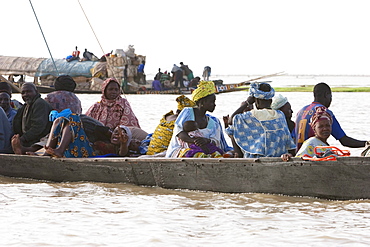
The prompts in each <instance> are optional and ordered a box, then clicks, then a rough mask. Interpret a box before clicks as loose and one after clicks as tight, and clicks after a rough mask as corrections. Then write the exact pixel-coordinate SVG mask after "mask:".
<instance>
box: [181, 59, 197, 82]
mask: <svg viewBox="0 0 370 247" xmlns="http://www.w3.org/2000/svg"><path fill="white" fill-rule="evenodd" d="M180 65H181V66H180V68H181V69H182V71H183V72H184V75H185V76H186V77H187V78H188V81H191V80H192V79H193V78H194V75H193V71H192V70H191V69H189V66H187V65H185V64H184V63H183V62H180Z"/></svg>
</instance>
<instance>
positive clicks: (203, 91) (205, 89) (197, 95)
mask: <svg viewBox="0 0 370 247" xmlns="http://www.w3.org/2000/svg"><path fill="white" fill-rule="evenodd" d="M214 93H216V88H215V84H214V83H213V81H201V82H199V85H198V87H197V89H195V90H194V91H193V92H192V94H191V96H192V97H193V101H194V102H197V101H198V100H200V99H201V98H204V97H206V96H208V95H211V94H214Z"/></svg>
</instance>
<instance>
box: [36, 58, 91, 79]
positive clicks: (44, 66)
mask: <svg viewBox="0 0 370 247" xmlns="http://www.w3.org/2000/svg"><path fill="white" fill-rule="evenodd" d="M54 62H55V65H56V67H57V69H58V72H59V75H69V76H72V77H77V76H84V77H91V69H92V68H94V66H95V65H96V63H98V62H92V61H83V62H79V61H77V60H73V61H70V62H67V61H66V60H65V59H55V60H54ZM45 75H53V76H55V77H58V73H57V72H56V71H55V68H54V64H53V61H52V60H51V59H50V58H47V59H45V60H44V61H42V62H41V64H40V66H39V67H38V69H37V72H36V74H35V76H45Z"/></svg>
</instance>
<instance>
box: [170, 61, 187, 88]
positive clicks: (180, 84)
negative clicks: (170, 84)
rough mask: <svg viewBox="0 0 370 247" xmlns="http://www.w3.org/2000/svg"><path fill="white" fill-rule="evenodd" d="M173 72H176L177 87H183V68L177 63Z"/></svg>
mask: <svg viewBox="0 0 370 247" xmlns="http://www.w3.org/2000/svg"><path fill="white" fill-rule="evenodd" d="M171 72H172V73H173V74H174V77H175V88H178V87H180V88H183V87H184V78H183V71H182V69H181V68H180V67H179V66H177V65H176V64H174V65H173V68H172V70H171Z"/></svg>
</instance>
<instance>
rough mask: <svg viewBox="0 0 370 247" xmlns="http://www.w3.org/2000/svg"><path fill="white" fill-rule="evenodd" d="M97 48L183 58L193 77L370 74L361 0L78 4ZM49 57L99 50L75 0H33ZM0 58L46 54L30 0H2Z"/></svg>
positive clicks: (369, 41) (160, 59)
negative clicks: (129, 48)
mask: <svg viewBox="0 0 370 247" xmlns="http://www.w3.org/2000/svg"><path fill="white" fill-rule="evenodd" d="M80 3H81V5H82V7H83V8H84V10H85V12H86V15H87V17H88V18H89V21H90V23H91V25H92V26H93V28H94V31H95V33H96V36H97V37H98V39H99V42H100V44H101V45H102V48H103V51H104V53H107V52H110V51H111V50H115V49H119V48H120V49H124V50H125V49H127V46H128V45H134V48H135V52H136V53H137V54H140V55H145V56H147V65H146V69H145V71H146V73H147V74H149V73H150V74H153V73H156V72H157V70H158V68H162V71H164V70H170V69H171V68H172V66H173V64H174V63H176V64H179V62H181V61H182V62H184V63H185V64H188V65H189V67H190V68H191V69H192V70H193V71H194V74H196V75H199V74H200V73H201V72H202V69H203V67H204V66H206V65H209V66H211V67H212V72H213V74H219V75H222V74H223V75H225V74H244V75H248V74H271V73H276V72H281V71H285V72H286V73H288V74H361V75H362V74H370V73H369V60H370V59H369V57H370V56H369V55H370V48H369V47H370V34H369V23H370V14H369V13H368V11H369V4H368V3H369V2H368V1H365V0H363V1H356V0H352V1H340V0H339V1H338V0H337V1H333V0H320V1H316V0H311V1H299V0H228V1H219V0H187V1H171V0H156V1H153V0H140V1H133V0H132V1H123V0H80ZM32 4H33V7H34V9H35V11H36V14H37V16H38V19H39V21H40V24H41V27H42V29H43V32H44V34H45V37H46V40H47V42H48V44H49V47H50V50H51V52H52V55H53V57H54V58H63V57H66V56H67V55H70V54H71V52H72V51H73V50H74V48H75V46H76V45H77V46H78V48H79V50H80V51H81V52H82V51H83V50H84V49H85V48H87V49H88V50H89V51H91V52H93V53H94V54H96V55H97V56H98V57H100V56H101V55H102V54H103V51H102V50H101V48H100V46H99V43H98V41H97V40H96V38H95V36H94V33H93V32H92V30H91V28H90V26H89V23H88V22H87V20H86V18H85V16H84V13H83V12H82V10H81V7H80V5H79V2H78V0H32ZM0 7H1V10H2V11H1V20H2V24H1V31H2V32H1V33H2V35H1V36H2V37H1V51H0V55H5V56H30V57H50V55H49V53H48V50H47V47H46V45H45V42H44V40H43V37H42V34H41V32H40V29H39V27H38V24H37V22H36V18H35V16H34V13H33V11H32V8H31V5H30V2H29V0H11V1H10V0H1V3H0Z"/></svg>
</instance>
